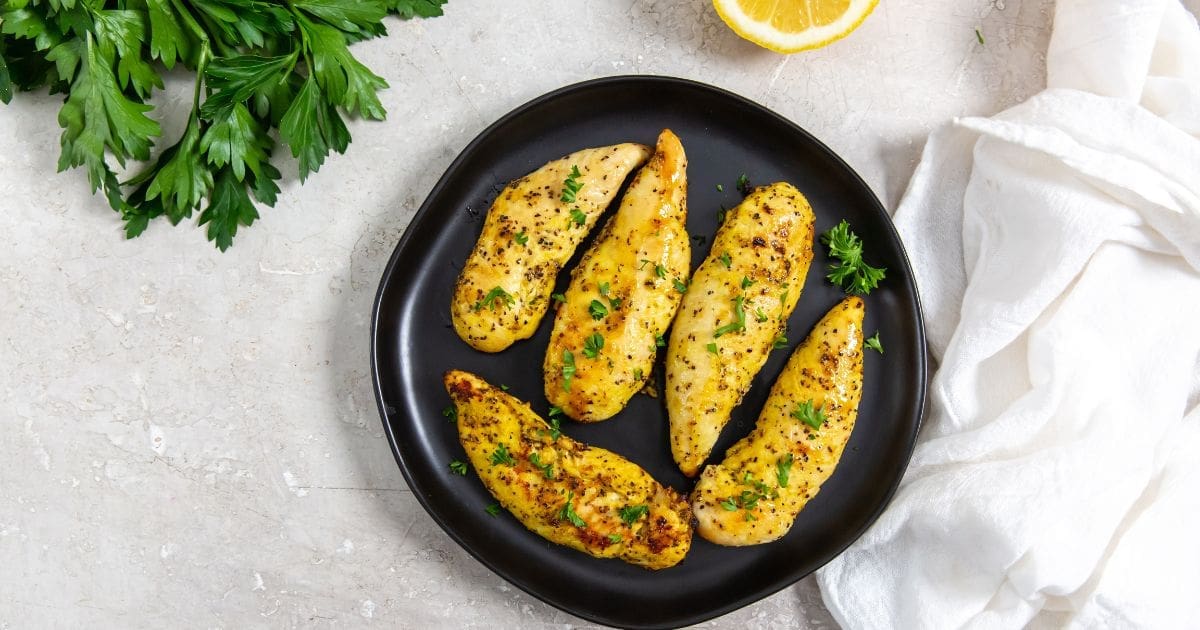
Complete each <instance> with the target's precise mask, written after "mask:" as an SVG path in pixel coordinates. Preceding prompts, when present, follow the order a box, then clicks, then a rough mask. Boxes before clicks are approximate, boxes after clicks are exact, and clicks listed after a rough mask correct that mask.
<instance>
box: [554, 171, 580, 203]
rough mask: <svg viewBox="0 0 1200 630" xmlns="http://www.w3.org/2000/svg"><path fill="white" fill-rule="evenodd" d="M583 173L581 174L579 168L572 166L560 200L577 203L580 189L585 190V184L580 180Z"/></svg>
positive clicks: (565, 180) (564, 182) (564, 181)
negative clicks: (576, 198) (576, 197)
mask: <svg viewBox="0 0 1200 630" xmlns="http://www.w3.org/2000/svg"><path fill="white" fill-rule="evenodd" d="M582 175H583V173H580V172H579V167H578V166H574V165H572V166H571V173H570V174H569V175H567V178H566V179H564V180H563V191H562V196H561V197H559V199H560V200H562V201H565V202H567V203H575V195H577V194H579V189H580V188H583V182H581V181H579V178H580V177H581V176H582Z"/></svg>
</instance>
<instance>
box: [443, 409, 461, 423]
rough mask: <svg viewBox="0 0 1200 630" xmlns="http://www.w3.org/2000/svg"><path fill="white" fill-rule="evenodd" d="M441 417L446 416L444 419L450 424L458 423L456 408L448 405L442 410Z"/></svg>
mask: <svg viewBox="0 0 1200 630" xmlns="http://www.w3.org/2000/svg"><path fill="white" fill-rule="evenodd" d="M442 415H443V416H446V419H447V420H449V421H450V422H458V407H455V406H454V405H448V406H447V407H446V408H445V409H442Z"/></svg>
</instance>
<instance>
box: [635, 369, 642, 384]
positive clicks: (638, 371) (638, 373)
mask: <svg viewBox="0 0 1200 630" xmlns="http://www.w3.org/2000/svg"><path fill="white" fill-rule="evenodd" d="M642 377H643V373H642V368H633V380H635V381H637V382H639V383H640V382H641V381H642V380H643V378H642Z"/></svg>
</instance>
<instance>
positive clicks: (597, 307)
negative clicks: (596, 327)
mask: <svg viewBox="0 0 1200 630" xmlns="http://www.w3.org/2000/svg"><path fill="white" fill-rule="evenodd" d="M588 312H589V313H591V314H592V319H596V320H600V319H604V316H605V315H608V307H607V306H605V305H604V302H601V301H600V300H592V301H591V303H590V304H588Z"/></svg>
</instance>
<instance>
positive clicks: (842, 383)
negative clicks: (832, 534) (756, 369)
mask: <svg viewBox="0 0 1200 630" xmlns="http://www.w3.org/2000/svg"><path fill="white" fill-rule="evenodd" d="M862 322H863V301H862V298H859V297H848V298H846V299H844V300H842V301H841V303H839V304H838V305H837V306H835V307H834V308H833V310H831V311H829V313H828V314H826V315H825V317H824V318H822V319H821V321H820V322H818V323H817V325H816V327H815V328H813V331H812V332H811V333H809V335H808V338H807V339H805V340H804V343H802V344H800V347H798V348H796V352H795V353H794V354H792V357H791V359H789V360H788V363H787V366H785V367H784V368H783V373H782V374H780V375H779V380H777V381H776V382H775V386H774V387H772V388H771V395H770V397H768V398H767V402H766V405H764V406H763V410H762V413H761V414H759V416H758V423H757V424H756V425H755V427H754V430H753V431H751V432H750V435H748V436H746V437H745V438H744V439H743V440H741V441H740V442H738V443H737V444H734V445H733V446H732V447H731V448H730V449H729V451H728V452H727V453H726V454H725V461H723V462H721V463H720V464H719V465H716V466H708V467H707V468H705V469H704V473H703V474H702V475H700V481H698V482H697V483H696V488H695V490H693V491H692V509H693V510H694V511H695V513H696V518H697V520H698V521H699V525H698V529H699V532H700V535H701V536H703V537H704V538H706V539H708V540H709V541H712V542H714V543H717V544H718V545H732V546H741V545H757V544H759V543H765V542H771V541H772V540H776V539H778V538H780V537H782V536H783V535H784V534H786V533H787V532H788V530H789V529H791V528H792V523H794V522H795V520H796V515H797V514H799V513H800V510H802V509H804V506H805V505H806V504H807V503H808V501H809V500H810V499H812V498H813V497H814V496H816V494H817V491H818V490H820V489H821V484H823V483H825V480H826V479H828V478H829V476H830V475H832V474H833V470H834V467H836V466H837V464H838V460H839V459H840V458H841V455H842V452H843V451H844V450H845V448H846V442H847V441H848V440H849V439H850V432H851V431H853V430H854V420H855V418H857V417H858V402H859V399H860V398H861V397H862V361H863V355H862V353H863V350H862V344H863V331H862Z"/></svg>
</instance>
